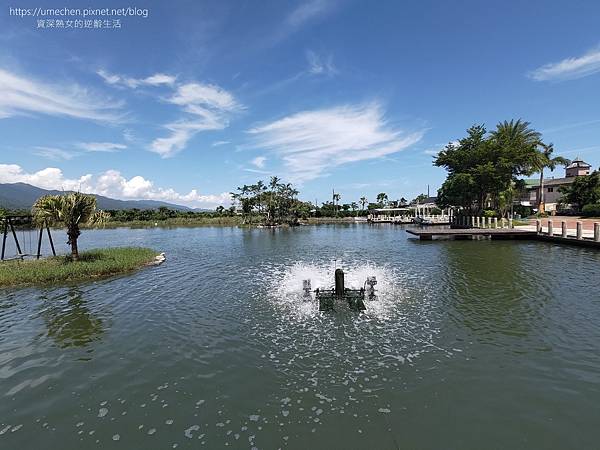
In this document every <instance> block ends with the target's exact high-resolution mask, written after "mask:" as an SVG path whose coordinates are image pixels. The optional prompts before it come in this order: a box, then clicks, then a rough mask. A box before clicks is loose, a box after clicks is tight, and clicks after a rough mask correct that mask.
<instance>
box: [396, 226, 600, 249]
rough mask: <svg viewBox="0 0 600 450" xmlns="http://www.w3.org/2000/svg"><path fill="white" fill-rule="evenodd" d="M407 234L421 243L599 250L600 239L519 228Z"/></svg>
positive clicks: (431, 231) (416, 230) (410, 232)
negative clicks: (525, 243) (516, 243)
mask: <svg viewBox="0 0 600 450" xmlns="http://www.w3.org/2000/svg"><path fill="white" fill-rule="evenodd" d="M406 232H407V233H409V234H412V235H414V236H418V237H419V239H420V240H422V241H431V240H433V239H439V240H477V239H531V240H536V241H545V242H551V243H554V244H566V245H577V246H581V247H592V248H597V249H600V239H598V240H597V239H594V238H588V237H583V236H582V237H580V238H577V237H576V236H568V237H563V236H561V235H556V234H553V235H552V236H550V235H548V233H544V232H537V231H535V230H523V229H519V228H438V229H433V228H427V229H407V230H406Z"/></svg>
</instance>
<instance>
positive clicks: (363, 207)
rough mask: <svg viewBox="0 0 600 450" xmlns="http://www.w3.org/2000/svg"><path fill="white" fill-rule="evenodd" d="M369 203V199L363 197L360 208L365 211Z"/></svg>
mask: <svg viewBox="0 0 600 450" xmlns="http://www.w3.org/2000/svg"><path fill="white" fill-rule="evenodd" d="M368 202H369V201H368V200H367V197H361V198H360V200H359V203H360V206H361V208H362V209H363V210H364V209H365V205H366V204H367V203H368Z"/></svg>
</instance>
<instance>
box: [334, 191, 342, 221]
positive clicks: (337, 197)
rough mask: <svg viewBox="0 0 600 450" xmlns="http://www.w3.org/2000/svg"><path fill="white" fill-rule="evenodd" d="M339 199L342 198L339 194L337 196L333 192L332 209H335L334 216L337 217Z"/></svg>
mask: <svg viewBox="0 0 600 450" xmlns="http://www.w3.org/2000/svg"><path fill="white" fill-rule="evenodd" d="M341 198H342V196H341V195H340V194H338V193H337V192H335V191H334V192H333V208H334V209H335V213H336V215H337V213H338V210H339V205H340V199H341ZM336 205H337V206H336Z"/></svg>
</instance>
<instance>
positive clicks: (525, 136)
mask: <svg viewBox="0 0 600 450" xmlns="http://www.w3.org/2000/svg"><path fill="white" fill-rule="evenodd" d="M529 125H531V124H530V123H529V122H525V121H524V120H521V119H518V120H514V119H513V120H511V121H510V122H509V121H506V120H505V121H503V122H500V123H499V124H498V125H496V129H495V130H494V131H492V132H491V133H490V134H491V135H492V137H493V138H494V139H495V140H496V141H497V142H498V143H500V144H504V145H520V146H527V145H529V146H535V145H537V144H538V143H539V142H540V141H541V139H542V135H541V133H539V132H537V131H535V130H534V129H532V128H529Z"/></svg>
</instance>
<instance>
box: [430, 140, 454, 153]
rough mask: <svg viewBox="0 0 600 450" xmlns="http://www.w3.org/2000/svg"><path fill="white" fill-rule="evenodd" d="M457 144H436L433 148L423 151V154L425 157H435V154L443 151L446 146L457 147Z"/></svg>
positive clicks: (452, 142)
mask: <svg viewBox="0 0 600 450" xmlns="http://www.w3.org/2000/svg"><path fill="white" fill-rule="evenodd" d="M458 144H459V142H458V141H451V142H449V143H448V144H436V145H435V147H434V148H428V149H427V150H424V151H423V153H425V154H426V155H431V156H437V154H438V153H439V152H441V151H442V150H444V149H445V148H446V146H447V145H458Z"/></svg>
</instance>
